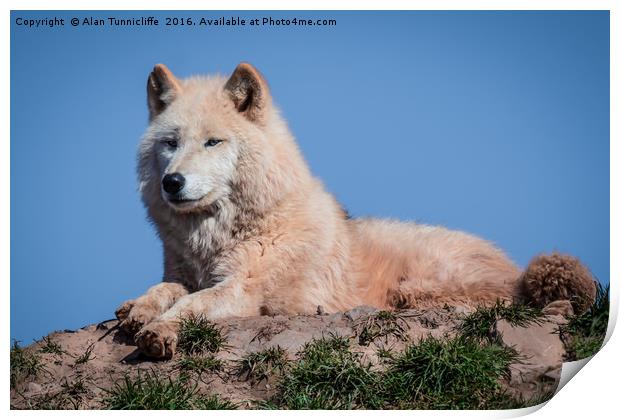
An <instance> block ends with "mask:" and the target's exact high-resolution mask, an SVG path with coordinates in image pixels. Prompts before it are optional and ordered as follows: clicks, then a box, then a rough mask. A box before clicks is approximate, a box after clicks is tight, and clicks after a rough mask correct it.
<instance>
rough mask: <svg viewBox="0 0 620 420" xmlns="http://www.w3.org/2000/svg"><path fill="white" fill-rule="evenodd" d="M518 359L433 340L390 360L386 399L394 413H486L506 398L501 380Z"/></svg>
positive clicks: (497, 349)
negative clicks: (433, 410) (464, 410)
mask: <svg viewBox="0 0 620 420" xmlns="http://www.w3.org/2000/svg"><path fill="white" fill-rule="evenodd" d="M516 360H517V354H516V352H515V351H514V350H512V349H510V348H506V347H503V346H500V345H497V344H490V343H481V342H479V341H477V340H473V339H468V338H463V337H455V338H445V339H441V340H440V339H437V338H433V337H428V338H424V339H422V340H421V341H420V342H419V343H417V344H412V345H409V346H407V348H406V349H405V350H404V351H403V352H402V353H400V354H397V355H395V356H394V357H393V358H391V359H386V364H387V370H386V371H385V373H384V374H383V376H382V380H381V382H382V385H383V392H384V394H385V396H384V398H385V400H386V402H387V404H388V405H390V406H392V407H395V408H412V409H486V408H492V407H490V406H489V405H492V404H493V403H494V401H496V400H497V399H500V400H501V399H503V398H504V393H503V391H502V388H501V386H500V384H499V380H500V379H502V378H506V377H508V375H509V372H510V371H509V366H510V364H511V363H513V362H514V361H516Z"/></svg>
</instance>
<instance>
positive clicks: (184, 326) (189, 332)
mask: <svg viewBox="0 0 620 420" xmlns="http://www.w3.org/2000/svg"><path fill="white" fill-rule="evenodd" d="M225 344H226V337H225V335H224V334H223V333H222V329H221V328H219V327H218V326H217V325H216V324H214V323H213V322H211V321H209V320H208V319H207V318H206V317H204V316H203V315H198V316H194V315H192V316H189V317H186V318H181V326H180V329H179V344H178V347H179V349H180V350H181V351H182V352H183V353H185V354H187V355H191V354H198V353H203V352H210V353H217V352H218V351H220V349H222V348H223V347H225Z"/></svg>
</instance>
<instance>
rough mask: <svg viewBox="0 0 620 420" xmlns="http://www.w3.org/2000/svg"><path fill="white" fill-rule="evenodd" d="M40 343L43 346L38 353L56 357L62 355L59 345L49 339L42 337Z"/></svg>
mask: <svg viewBox="0 0 620 420" xmlns="http://www.w3.org/2000/svg"><path fill="white" fill-rule="evenodd" d="M42 341H43V343H44V344H43V345H42V346H41V347H40V348H39V353H48V354H56V355H61V354H63V353H64V351H63V349H62V347H61V346H60V344H58V343H57V342H55V341H53V340H52V339H51V338H49V337H44V338H43V340H42Z"/></svg>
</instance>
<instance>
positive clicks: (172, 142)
mask: <svg viewBox="0 0 620 420" xmlns="http://www.w3.org/2000/svg"><path fill="white" fill-rule="evenodd" d="M166 144H167V145H168V147H170V148H171V149H176V148H177V147H178V145H179V144H178V143H177V141H176V140H166Z"/></svg>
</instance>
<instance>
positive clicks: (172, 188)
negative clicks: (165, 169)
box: [161, 172, 185, 194]
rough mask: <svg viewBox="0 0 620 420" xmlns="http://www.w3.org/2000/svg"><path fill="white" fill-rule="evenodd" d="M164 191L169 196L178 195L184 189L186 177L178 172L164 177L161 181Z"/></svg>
mask: <svg viewBox="0 0 620 420" xmlns="http://www.w3.org/2000/svg"><path fill="white" fill-rule="evenodd" d="M161 183H162V185H163V186H164V191H166V192H167V193H168V194H176V193H178V192H179V191H181V190H182V189H183V186H184V185H185V177H184V176H183V175H181V174H180V173H178V172H175V173H173V174H168V175H166V176H164V179H162V181H161Z"/></svg>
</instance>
